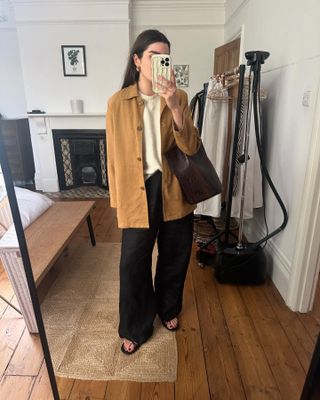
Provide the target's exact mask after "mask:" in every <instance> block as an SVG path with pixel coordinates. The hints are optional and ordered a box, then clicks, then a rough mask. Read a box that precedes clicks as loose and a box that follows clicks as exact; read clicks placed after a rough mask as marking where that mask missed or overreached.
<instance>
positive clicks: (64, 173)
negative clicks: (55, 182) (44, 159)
mask: <svg viewBox="0 0 320 400" xmlns="http://www.w3.org/2000/svg"><path fill="white" fill-rule="evenodd" d="M52 133H53V142H54V152H55V158H56V165H57V173H58V179H59V187H60V190H66V189H71V188H75V187H78V186H99V187H103V188H107V187H108V182H107V170H106V140H105V137H106V132H105V130H103V129H68V130H64V129H53V130H52Z"/></svg>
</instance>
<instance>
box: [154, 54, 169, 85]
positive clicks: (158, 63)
mask: <svg viewBox="0 0 320 400" xmlns="http://www.w3.org/2000/svg"><path fill="white" fill-rule="evenodd" d="M151 60H152V61H151V62H152V64H151V65H152V90H153V91H154V92H155V93H159V92H160V90H159V89H158V88H157V87H156V85H155V82H157V79H158V78H157V77H158V75H161V76H163V77H164V78H166V79H168V80H170V79H171V57H170V55H169V54H155V55H153V56H152V58H151Z"/></svg>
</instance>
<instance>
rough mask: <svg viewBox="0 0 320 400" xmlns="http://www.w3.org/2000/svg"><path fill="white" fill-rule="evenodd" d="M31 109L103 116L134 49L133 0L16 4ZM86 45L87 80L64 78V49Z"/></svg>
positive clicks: (27, 96)
mask: <svg viewBox="0 0 320 400" xmlns="http://www.w3.org/2000/svg"><path fill="white" fill-rule="evenodd" d="M14 8H15V16H16V21H17V31H18V38H19V45H20V55H21V60H23V62H22V69H23V77H24V85H25V92H26V101H27V108H28V110H31V109H41V110H45V111H46V112H71V109H70V99H74V98H80V99H83V100H84V107H85V112H103V111H105V109H106V102H107V99H108V97H109V96H110V95H111V94H112V93H114V92H115V91H116V90H118V89H119V87H120V82H121V79H122V74H123V70H124V65H125V62H126V57H127V53H128V46H129V11H128V1H119V2H108V1H105V2H103V1H101V2H95V3H94V4H90V2H85V1H78V2H74V1H71V0H66V1H64V2H57V1H52V0H50V1H48V2H40V1H37V0H30V1H29V2H20V1H19V0H15V1H14ZM70 44H71V45H76V44H79V45H85V46H86V60H87V76H86V77H65V76H64V75H63V66H62V55H61V45H70Z"/></svg>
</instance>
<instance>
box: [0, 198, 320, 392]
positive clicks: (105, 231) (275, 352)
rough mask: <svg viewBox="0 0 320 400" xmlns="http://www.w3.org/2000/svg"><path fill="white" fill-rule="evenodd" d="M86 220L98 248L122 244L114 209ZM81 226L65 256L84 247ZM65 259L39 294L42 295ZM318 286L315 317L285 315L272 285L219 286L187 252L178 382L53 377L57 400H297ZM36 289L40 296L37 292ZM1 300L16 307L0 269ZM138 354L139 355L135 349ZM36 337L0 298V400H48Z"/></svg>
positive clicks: (102, 207) (104, 206)
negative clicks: (93, 231) (91, 226)
mask: <svg viewBox="0 0 320 400" xmlns="http://www.w3.org/2000/svg"><path fill="white" fill-rule="evenodd" d="M92 221H93V225H94V229H95V234H96V240H97V242H120V241H121V230H120V229H118V227H117V220H116V214H115V210H114V209H111V208H110V207H109V199H99V200H98V201H97V202H96V207H95V208H94V210H93V214H92ZM88 240H89V235H88V228H87V226H86V224H84V225H83V226H82V227H81V229H80V230H79V233H78V235H77V237H76V238H75V239H74V240H73V242H72V243H71V245H70V246H69V249H68V252H67V253H66V254H65V255H64V256H71V255H72V253H73V252H76V251H77V248H78V247H79V246H81V244H82V243H84V242H88ZM60 268H63V259H61V260H60V262H58V263H57V265H56V268H55V271H53V273H52V274H51V276H50V277H49V278H48V280H47V282H46V283H45V285H47V286H45V285H44V287H43V289H42V292H43V296H44V295H45V293H46V291H47V290H48V287H49V286H50V284H52V282H53V281H54V279H55V278H56V276H57V274H58V273H59V270H60ZM319 287H320V284H318V289H317V293H316V300H315V305H314V310H313V311H312V312H310V313H307V314H300V313H294V312H292V311H290V310H289V309H288V308H287V307H286V306H285V303H284V301H283V299H282V298H281V296H280V294H279V292H278V291H277V290H276V288H275V287H274V285H273V284H272V282H270V281H269V282H267V284H265V285H262V286H257V287H244V286H243V287H237V286H231V285H221V284H219V283H217V282H216V280H215V279H214V277H213V269H212V268H211V267H206V268H204V269H201V268H199V266H198V263H197V261H196V258H195V248H194V249H193V252H192V257H191V262H190V268H189V271H188V274H187V279H186V283H185V292H184V299H183V311H182V314H181V317H180V325H181V328H180V329H179V330H178V331H177V332H176V339H177V345H178V353H179V358H178V376H177V380H176V382H171V383H170V382H168V383H163V382H162V383H140V382H124V381H109V382H101V381H100V382H95V381H81V380H73V379H64V378H57V384H58V388H59V392H60V397H61V399H62V400H73V399H77V400H78V399H83V400H89V399H90V400H94V399H96V400H106V399H107V400H145V399H157V400H188V399H190V400H191V399H195V400H198V399H199V400H206V399H217V400H220V399H221V400H228V399H230V400H233V399H237V400H238V399H239V400H243V399H253V400H256V399H258V400H259V399H268V400H269V399H284V400H288V399H290V400H294V399H298V398H299V396H300V392H301V390H302V385H303V382H304V379H305V375H306V372H307V370H308V367H309V363H310V359H311V355H312V352H313V348H314V345H315V340H316V337H317V335H318V334H319V330H320V289H319ZM39 290H41V289H39ZM0 294H2V295H3V296H5V297H6V298H8V300H11V299H12V301H13V303H14V304H15V305H17V301H16V299H15V296H14V295H13V291H12V287H11V285H10V283H9V282H8V279H7V276H6V274H5V272H4V271H3V269H2V267H1V266H0ZM140 351H143V348H142V349H141V350H140ZM50 396H51V394H50V385H49V379H48V375H47V371H46V367H45V363H44V361H43V355H42V351H41V346H40V343H39V338H37V336H35V335H29V334H28V332H27V330H26V327H25V324H24V321H23V319H22V318H21V316H20V315H19V314H18V313H17V312H16V311H14V310H13V309H12V308H10V307H9V306H7V304H6V303H4V302H3V301H2V300H1V299H0V399H2V398H4V399H6V400H11V399H14V400H16V399H19V400H38V399H39V400H42V399H44V400H50V399H51V398H52V397H50Z"/></svg>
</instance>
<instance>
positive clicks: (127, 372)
mask: <svg viewBox="0 0 320 400" xmlns="http://www.w3.org/2000/svg"><path fill="white" fill-rule="evenodd" d="M120 250H121V244H120V243H97V245H96V247H92V246H89V245H88V246H82V247H81V248H80V249H79V251H78V252H77V253H76V255H72V256H70V257H65V260H63V270H62V271H61V273H60V274H59V276H58V278H57V280H56V281H55V282H54V284H53V285H52V287H51V288H50V290H49V292H48V294H47V295H46V298H45V299H44V301H43V303H42V305H41V309H42V315H43V319H44V324H45V329H46V334H47V338H48V342H49V348H50V353H51V357H52V361H53V365H54V371H55V374H56V375H57V376H59V377H65V378H73V379H86V380H105V381H107V380H128V381H138V382H173V381H175V380H176V373H177V372H176V371H177V361H178V355H177V344H176V338H175V334H174V333H173V332H168V331H167V330H166V329H165V328H164V327H163V326H162V324H161V322H160V320H159V319H158V317H157V318H156V319H155V322H154V333H153V336H152V337H151V338H150V339H149V340H148V341H147V342H146V343H145V344H143V345H142V346H141V347H140V349H139V350H138V351H137V352H136V353H134V354H132V355H130V356H127V355H125V354H123V353H122V352H121V351H120V346H121V343H122V342H121V340H120V338H119V336H118V332H117V328H118V323H119V260H120ZM156 257H157V253H156V249H155V251H154V253H153V271H154V266H155V262H156ZM153 273H154V272H153Z"/></svg>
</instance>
